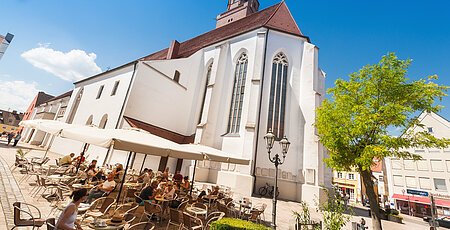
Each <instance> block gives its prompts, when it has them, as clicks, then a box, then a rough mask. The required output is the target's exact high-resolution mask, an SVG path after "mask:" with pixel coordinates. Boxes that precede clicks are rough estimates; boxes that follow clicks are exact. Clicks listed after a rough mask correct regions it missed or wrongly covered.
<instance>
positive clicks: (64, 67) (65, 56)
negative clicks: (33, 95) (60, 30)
mask: <svg viewBox="0 0 450 230" xmlns="http://www.w3.org/2000/svg"><path fill="white" fill-rule="evenodd" d="M40 46H41V47H38V48H34V49H31V50H28V51H25V52H24V53H22V55H21V56H22V58H24V59H25V60H27V61H28V62H29V63H31V64H32V65H33V66H34V67H36V68H39V69H43V70H45V71H47V72H49V73H51V74H53V75H55V76H57V77H60V78H61V79H63V80H66V81H72V82H73V81H78V80H81V79H83V78H86V77H89V76H92V75H95V74H98V73H100V72H101V71H102V70H101V69H100V67H98V66H97V64H96V63H95V59H96V58H97V55H96V54H95V53H89V54H88V53H86V52H85V51H84V50H71V51H69V52H67V53H64V52H61V51H57V50H53V49H51V48H48V45H42V44H41V45H40Z"/></svg>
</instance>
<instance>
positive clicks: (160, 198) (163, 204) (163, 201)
mask: <svg viewBox="0 0 450 230" xmlns="http://www.w3.org/2000/svg"><path fill="white" fill-rule="evenodd" d="M155 200H156V202H157V203H158V204H160V205H161V208H162V213H165V212H166V211H167V206H168V205H169V202H170V201H172V200H173V199H166V198H165V197H163V196H156V197H155Z"/></svg>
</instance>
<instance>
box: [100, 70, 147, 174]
mask: <svg viewBox="0 0 450 230" xmlns="http://www.w3.org/2000/svg"><path fill="white" fill-rule="evenodd" d="M138 63H139V61H134V63H133V64H134V67H133V74H132V75H131V80H130V84H129V85H128V89H127V93H126V94H125V98H124V100H123V104H122V108H121V109H120V113H119V118H118V119H117V123H116V127H115V128H116V129H117V128H119V125H120V122H121V121H122V119H123V113H124V110H125V105H126V104H127V101H128V97H129V96H130V91H131V86H132V85H133V83H134V78H135V75H136V68H137V64H138ZM128 64H130V63H128ZM111 151H112V148H109V149H108V152H106V156H105V160H103V165H105V163H106V160H108V157H109V155H110V153H111Z"/></svg>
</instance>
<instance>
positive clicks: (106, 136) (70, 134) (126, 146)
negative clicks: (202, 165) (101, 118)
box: [61, 126, 203, 160]
mask: <svg viewBox="0 0 450 230" xmlns="http://www.w3.org/2000/svg"><path fill="white" fill-rule="evenodd" d="M61 136H62V137H64V138H69V139H73V140H78V141H82V142H85V143H89V144H93V145H96V146H100V147H105V148H110V147H112V148H113V149H116V150H123V151H129V152H137V153H144V154H148V155H155V156H161V157H174V158H182V159H187V160H203V155H202V154H201V153H200V152H199V151H197V150H194V149H188V148H184V147H183V146H181V145H179V144H177V143H175V142H172V141H170V140H167V139H164V138H162V137H159V136H156V135H153V134H151V133H147V132H142V131H139V130H135V129H134V130H133V129H98V128H94V127H86V126H83V127H75V128H68V129H63V131H62V132H61Z"/></svg>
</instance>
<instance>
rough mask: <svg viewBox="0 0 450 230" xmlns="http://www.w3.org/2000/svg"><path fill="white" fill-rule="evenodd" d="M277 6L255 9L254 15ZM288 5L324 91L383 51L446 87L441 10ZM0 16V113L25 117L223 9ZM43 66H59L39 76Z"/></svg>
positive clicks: (447, 57) (191, 4) (147, 4)
mask: <svg viewBox="0 0 450 230" xmlns="http://www.w3.org/2000/svg"><path fill="white" fill-rule="evenodd" d="M277 2H278V1H275V0H264V1H261V8H266V7H267V6H270V5H273V4H275V3H277ZM286 3H287V4H288V7H289V8H290V10H291V13H292V14H293V16H294V18H295V19H296V21H297V23H298V25H299V27H300V29H301V30H302V32H303V33H304V34H305V35H307V36H309V37H310V38H311V41H312V43H313V44H315V45H317V46H318V47H319V48H320V54H319V62H320V66H321V68H322V69H324V70H325V71H326V72H327V83H326V85H327V88H328V87H332V86H333V83H334V81H335V80H336V79H337V78H344V79H345V78H347V76H348V74H349V73H351V72H354V71H357V70H358V69H359V68H360V67H362V66H363V65H366V64H370V63H376V62H378V61H379V59H380V57H381V56H382V55H384V54H386V53H387V52H389V51H392V52H396V53H397V55H398V56H399V57H400V58H412V59H413V60H414V62H413V64H412V66H411V68H410V71H409V75H408V76H409V77H410V78H411V79H418V78H422V77H426V76H428V75H432V74H437V75H439V76H440V79H439V81H438V82H439V83H440V84H447V85H450V80H449V79H450V67H449V65H450V14H448V9H449V6H450V3H448V2H447V1H444V0H440V1H439V0H436V1H433V2H432V3H431V2H430V3H426V2H424V1H388V0H379V1H376V2H374V1H356V0H347V1H335V0H333V1H332V0H328V1H326V0H323V1H311V0H310V1H306V0H286ZM1 8H2V20H1V22H0V34H6V33H7V32H10V33H12V34H14V35H15V37H14V40H13V42H12V44H11V45H10V46H9V48H8V50H7V52H6V54H5V56H4V57H3V59H1V60H0V108H1V109H8V108H11V109H19V110H23V108H24V107H26V105H28V103H29V100H31V99H30V97H32V96H34V94H35V93H36V92H37V91H38V90H41V91H45V92H47V93H49V94H52V95H58V94H61V93H63V92H66V91H68V90H70V89H71V88H72V87H73V84H72V81H73V80H74V79H79V78H80V77H81V75H83V74H86V73H97V72H100V71H105V70H106V69H108V68H114V67H116V66H119V65H121V64H124V63H127V62H130V61H133V60H135V59H137V58H139V57H142V56H145V55H147V54H150V53H152V52H154V51H158V50H160V49H162V48H165V47H167V46H168V45H169V43H170V41H171V40H173V39H177V40H178V41H184V40H187V39H189V38H192V37H194V36H196V35H199V34H201V33H204V32H207V31H209V30H211V29H213V28H214V26H215V17H216V15H217V14H219V13H221V12H223V11H224V10H225V9H226V1H225V0H198V1H192V0H190V1H148V0H134V1H118V0H96V1H91V0H65V1H50V0H40V1H31V0H16V1H12V0H4V1H2V7H1ZM67 62H69V63H71V64H67ZM49 63H50V64H52V63H53V64H54V65H61V66H59V67H54V66H53V67H52V68H50V69H48V68H47V71H46V70H44V69H46V67H45V65H46V64H47V65H48V64H49ZM55 63H56V64H55ZM42 65H44V66H42ZM36 66H38V67H36ZM73 66H75V67H77V68H80V69H81V70H80V71H79V72H77V73H72V72H70V71H69V70H68V68H70V67H73ZM88 75H89V74H88ZM449 101H450V100H449V98H448V97H447V98H444V101H443V102H442V105H444V106H446V108H445V109H444V110H443V111H442V112H441V113H440V114H441V115H443V116H444V117H446V118H447V119H450V102H449Z"/></svg>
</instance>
